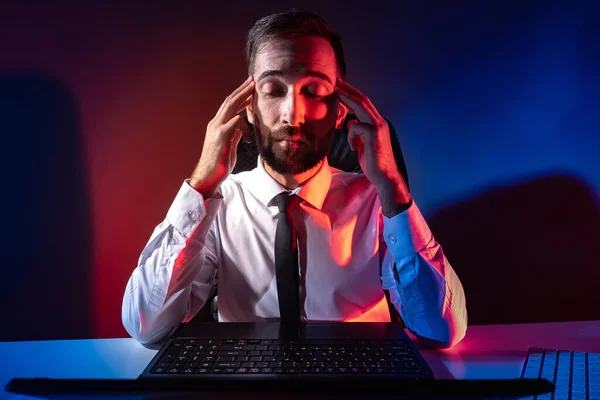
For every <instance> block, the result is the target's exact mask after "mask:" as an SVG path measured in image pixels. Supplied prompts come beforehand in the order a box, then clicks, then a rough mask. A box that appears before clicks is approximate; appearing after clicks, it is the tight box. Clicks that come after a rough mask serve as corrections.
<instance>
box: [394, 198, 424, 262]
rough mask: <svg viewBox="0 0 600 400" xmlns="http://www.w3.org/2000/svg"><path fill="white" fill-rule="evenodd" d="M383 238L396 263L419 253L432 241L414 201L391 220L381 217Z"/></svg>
mask: <svg viewBox="0 0 600 400" xmlns="http://www.w3.org/2000/svg"><path fill="white" fill-rule="evenodd" d="M383 238H384V240H385V243H386V244H387V246H388V249H389V250H390V252H391V254H392V255H393V257H394V260H396V261H399V260H402V259H403V258H406V257H409V256H411V255H413V254H414V253H417V252H419V251H420V250H422V249H424V248H425V247H426V246H427V244H428V243H429V242H431V240H432V239H433V238H432V235H431V231H430V230H429V226H428V225H427V222H425V218H423V215H421V211H420V210H419V208H418V207H417V204H416V203H415V201H414V199H413V202H412V204H411V205H410V207H408V209H407V210H406V211H404V212H401V213H400V214H398V215H395V216H394V217H392V218H388V217H386V216H385V215H384V216H383Z"/></svg>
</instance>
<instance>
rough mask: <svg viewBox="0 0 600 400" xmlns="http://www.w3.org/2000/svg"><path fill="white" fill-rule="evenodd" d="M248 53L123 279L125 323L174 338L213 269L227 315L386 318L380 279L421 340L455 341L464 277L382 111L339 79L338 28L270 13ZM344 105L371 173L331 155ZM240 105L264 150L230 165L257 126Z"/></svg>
mask: <svg viewBox="0 0 600 400" xmlns="http://www.w3.org/2000/svg"><path fill="white" fill-rule="evenodd" d="M246 56H247V61H248V68H249V75H250V76H249V77H248V79H247V80H246V81H245V82H244V83H243V84H242V85H241V86H240V87H238V88H237V89H236V90H235V91H234V92H233V93H231V95H229V97H227V99H226V100H225V102H224V103H223V104H222V105H221V107H220V109H219V110H218V111H217V113H216V115H215V117H214V118H213V119H212V120H211V121H210V122H209V124H208V128H207V131H206V138H205V142H204V147H203V149H202V153H201V156H200V160H199V162H198V164H197V166H196V168H195V170H194V171H193V173H192V176H191V178H190V179H188V180H186V181H185V182H184V183H183V185H182V187H181V189H180V191H179V193H178V194H177V196H176V198H175V201H174V203H173V204H172V206H171V208H170V209H169V211H168V213H167V217H166V219H165V221H164V222H162V223H161V224H160V225H158V227H157V228H156V229H155V231H154V233H153V234H152V237H151V238H150V241H149V242H148V244H147V245H146V247H145V248H144V250H143V251H142V254H141V256H140V260H139V264H138V266H137V268H136V269H135V270H134V272H133V274H132V276H131V278H130V280H129V282H128V284H127V288H126V291H125V296H124V300H123V313H122V318H123V324H124V326H125V328H126V329H127V331H128V332H129V333H130V334H131V336H133V337H134V338H135V339H137V340H138V341H140V342H142V343H149V342H155V341H158V340H161V339H163V338H165V337H166V336H167V335H169V334H170V333H172V332H173V330H174V329H175V328H176V327H177V325H178V324H180V323H181V322H182V321H183V322H186V321H189V320H190V319H191V318H193V317H194V315H196V313H197V312H198V311H199V310H200V309H201V308H202V306H203V305H204V304H205V302H206V299H207V296H208V293H209V290H210V288H211V286H212V282H213V279H214V278H215V276H217V270H218V279H219V285H218V291H219V292H218V293H219V304H218V312H219V320H220V321H224V322H248V321H272V320H279V318H280V317H281V318H284V317H285V318H288V319H289V318H291V319H293V318H295V317H297V318H299V319H302V320H311V321H389V320H390V314H389V310H388V309H387V305H386V301H385V297H384V292H383V290H382V286H383V288H384V289H388V290H389V291H390V298H391V302H392V303H393V304H394V305H395V307H396V308H397V309H398V310H399V311H400V314H401V315H402V318H403V320H404V322H405V323H406V325H407V327H408V328H409V329H410V330H411V331H412V332H414V333H415V334H416V335H417V336H418V337H419V338H420V339H422V340H423V341H425V342H426V343H428V344H430V345H434V346H436V347H449V346H452V345H454V344H456V343H457V342H458V341H460V340H461V339H462V338H463V336H464V334H465V331H466V326H467V313H466V309H465V299H464V292H463V289H462V286H461V283H460V281H459V279H458V278H457V276H456V274H455V273H454V271H453V269H452V267H451V266H450V264H449V263H448V261H447V259H446V257H445V256H444V253H443V251H442V249H441V247H440V245H439V244H438V243H437V242H436V241H435V239H434V238H433V236H432V235H431V232H430V231H429V228H428V227H427V224H426V222H425V221H424V219H423V217H422V216H421V214H420V212H419V210H418V208H417V205H416V204H415V203H414V201H413V199H412V198H411V196H410V193H409V192H408V190H407V187H406V184H405V182H404V180H403V179H402V176H401V175H400V173H399V172H398V169H397V167H396V163H395V160H394V156H393V153H392V148H391V141H390V133H389V129H388V126H387V124H386V122H385V120H384V119H383V118H382V117H381V115H379V113H378V112H377V110H376V108H375V107H374V106H373V104H372V103H371V101H370V100H369V99H368V98H367V97H366V96H365V95H364V94H362V93H361V92H359V91H358V90H357V89H356V88H354V87H352V86H351V85H350V84H349V83H347V82H346V81H345V80H344V78H345V76H346V66H345V61H344V55H343V50H342V45H341V40H340V37H339V36H338V34H337V33H336V32H335V31H334V30H333V29H332V28H331V27H329V25H327V24H326V23H325V22H324V21H323V20H322V19H321V18H320V17H318V16H316V15H314V14H311V13H304V12H298V11H289V12H285V13H278V14H273V15H270V16H268V17H265V18H263V19H261V20H259V21H258V22H257V23H256V24H255V25H254V27H253V28H252V29H251V30H250V32H249V35H248V42H247V45H246ZM349 109H350V110H352V111H353V112H354V114H356V116H357V118H358V121H355V122H354V123H352V124H351V125H350V128H349V134H348V142H349V144H350V147H351V149H352V150H353V151H358V158H359V162H360V166H361V168H362V170H363V171H364V175H363V174H356V173H349V172H342V171H340V170H337V169H335V168H332V167H330V166H329V164H328V161H327V157H326V155H327V153H328V150H329V147H330V145H331V142H332V137H333V133H334V131H335V129H337V128H339V127H341V124H342V122H343V121H344V119H345V117H346V114H347V113H348V110H349ZM243 111H246V112H247V116H248V120H249V122H250V123H251V124H253V126H254V128H255V134H256V141H257V145H258V147H259V150H260V156H259V157H258V160H257V167H256V168H255V169H254V170H252V171H248V172H242V173H239V174H235V175H231V171H232V170H233V167H234V165H235V163H236V149H237V146H238V143H239V141H240V140H241V138H242V137H244V140H246V141H250V140H251V137H250V136H249V135H250V133H249V129H248V127H247V125H246V124H245V123H244V122H243V119H242V117H241V116H240V115H239V114H240V113H241V112H243ZM291 199H295V200H291ZM282 201H284V202H285V201H288V202H292V203H294V206H292V207H291V208H287V207H288V206H282V205H281V204H283V203H281V202H282ZM280 212H281V213H282V214H280ZM280 215H281V216H280ZM286 215H287V217H285V216H286ZM286 221H287V222H289V223H290V224H291V226H292V227H293V228H290V227H289V225H286V226H287V228H286V229H287V230H288V231H290V230H291V232H292V234H293V235H295V236H293V237H292V239H290V240H288V241H287V243H286V240H285V238H284V239H281V238H280V233H279V228H280V226H279V225H281V226H283V224H284V223H285V222H286ZM280 223H281V224H280ZM282 231H283V230H282ZM288 233H289V232H288ZM290 242H291V244H290ZM288 244H289V245H290V246H291V249H292V250H291V251H287V250H285V251H282V250H281V249H283V248H286V246H287V245H288ZM281 260H284V261H285V262H283V264H284V266H283V267H282V266H281V264H282V262H281ZM296 262H297V263H298V266H297V267H296V268H298V269H297V270H295V272H294V273H293V274H291V275H288V276H287V277H286V278H285V279H283V278H282V276H284V275H285V274H288V273H289V271H294V270H293V269H290V268H291V267H290V268H288V265H287V264H290V265H291V264H293V263H296ZM380 271H381V275H380ZM290 280H291V281H294V280H296V281H297V282H296V284H297V286H296V289H295V290H296V293H289V292H290V290H286V289H285V288H288V289H289V288H294V285H293V282H292V283H290ZM382 283H383V285H382ZM291 291H292V292H293V290H291ZM280 297H285V301H284V299H282V298H280ZM294 303H299V304H297V308H299V310H297V309H296V311H294ZM290 309H292V311H290ZM294 312H296V313H298V314H299V315H296V316H294V315H293V313H294ZM290 313H291V314H292V315H291V317H290ZM284 314H285V315H284Z"/></svg>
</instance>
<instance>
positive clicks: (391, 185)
mask: <svg viewBox="0 0 600 400" xmlns="http://www.w3.org/2000/svg"><path fill="white" fill-rule="evenodd" d="M375 187H376V190H377V194H378V195H379V201H380V202H381V208H382V212H383V215H384V216H386V217H388V218H392V217H394V216H396V215H398V214H400V213H402V212H404V211H406V210H407V209H408V208H409V207H410V205H411V204H412V196H411V195H410V193H409V192H408V188H407V187H406V183H405V182H404V179H402V177H400V178H399V179H390V180H388V181H386V182H383V183H381V184H378V185H376V186H375Z"/></svg>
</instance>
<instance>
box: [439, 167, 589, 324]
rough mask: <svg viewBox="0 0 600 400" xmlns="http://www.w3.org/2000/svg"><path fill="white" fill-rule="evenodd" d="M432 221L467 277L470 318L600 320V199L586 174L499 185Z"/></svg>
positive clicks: (463, 278)
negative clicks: (585, 180) (583, 177)
mask: <svg viewBox="0 0 600 400" xmlns="http://www.w3.org/2000/svg"><path fill="white" fill-rule="evenodd" d="M428 220H429V225H430V227H431V229H432V231H433V232H434V234H435V237H436V239H437V240H438V242H439V243H440V244H441V245H442V247H443V248H444V251H445V253H446V255H447V256H448V259H449V260H450V263H451V264H452V266H453V267H454V269H455V270H456V273H457V274H458V276H459V278H460V280H461V282H462V284H463V287H464V290H465V294H466V297H467V310H468V313H469V325H484V324H511V323H526V322H555V321H578V320H592V319H593V320H598V319H600V307H598V304H599V302H600V291H599V290H598V288H599V287H600V286H599V283H600V266H599V264H598V255H599V254H600V244H599V242H598V240H599V239H600V205H599V201H598V197H597V195H596V193H595V191H594V190H593V189H592V188H590V187H589V186H588V185H587V184H586V183H585V182H583V181H581V180H580V179H578V178H576V177H573V176H569V175H550V176H546V177H543V178H539V179H535V180H532V181H527V182H523V183H520V184H516V185H511V186H506V187H501V188H497V189H493V190H490V191H488V192H486V193H483V194H481V195H479V196H477V197H475V198H472V199H469V200H467V201H464V202H462V203H459V204H456V205H453V206H450V207H447V208H444V209H442V210H440V211H439V212H437V213H435V214H434V215H433V216H432V217H431V218H429V219H428Z"/></svg>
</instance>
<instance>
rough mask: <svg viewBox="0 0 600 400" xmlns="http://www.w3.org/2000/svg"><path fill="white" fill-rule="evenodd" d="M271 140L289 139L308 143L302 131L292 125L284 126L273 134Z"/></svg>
mask: <svg viewBox="0 0 600 400" xmlns="http://www.w3.org/2000/svg"><path fill="white" fill-rule="evenodd" d="M271 139H272V140H273V141H278V140H288V139H294V140H302V141H307V137H306V135H304V134H303V133H302V129H300V128H297V127H294V126H290V125H286V126H282V127H281V128H279V129H277V130H274V131H273V132H271Z"/></svg>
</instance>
